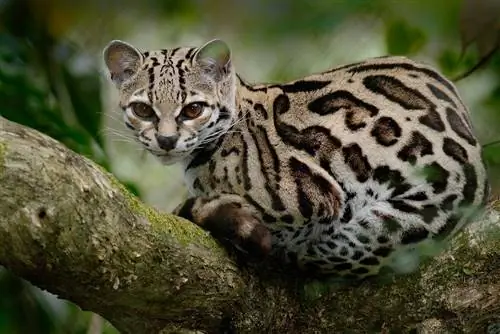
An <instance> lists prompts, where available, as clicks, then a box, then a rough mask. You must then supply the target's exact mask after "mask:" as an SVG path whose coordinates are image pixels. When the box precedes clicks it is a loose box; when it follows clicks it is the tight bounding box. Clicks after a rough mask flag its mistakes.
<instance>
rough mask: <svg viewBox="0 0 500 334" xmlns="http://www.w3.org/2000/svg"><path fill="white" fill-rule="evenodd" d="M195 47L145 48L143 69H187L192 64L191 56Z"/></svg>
mask: <svg viewBox="0 0 500 334" xmlns="http://www.w3.org/2000/svg"><path fill="white" fill-rule="evenodd" d="M195 51H196V48H188V47H184V48H181V47H179V48H174V49H163V50H146V51H143V52H142V54H143V56H144V61H143V69H151V68H153V69H159V70H161V71H165V70H168V69H181V70H188V69H189V68H191V67H192V66H193V56H194V54H195Z"/></svg>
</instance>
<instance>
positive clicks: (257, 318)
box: [0, 117, 500, 334]
mask: <svg viewBox="0 0 500 334" xmlns="http://www.w3.org/2000/svg"><path fill="white" fill-rule="evenodd" d="M0 198H1V199H2V200H1V201H0V212H1V213H2V214H1V215H0V240H1V243H0V264H1V265H3V266H5V267H6V268H7V269H9V270H10V271H12V272H14V273H15V274H17V275H19V276H20V277H23V278H25V279H27V280H28V281H30V282H32V283H33V284H35V285H37V286H39V287H41V288H44V289H46V290H48V291H50V292H52V293H55V294H57V295H59V296H60V297H61V298H65V299H68V300H71V301H73V302H74V303H76V304H77V305H79V306H80V307H82V308H83V309H86V310H92V311H94V312H97V313H99V314H101V315H102V316H104V317H105V318H106V319H108V320H109V321H111V322H112V323H113V324H114V325H115V326H116V327H117V328H118V329H119V330H120V331H121V332H123V333H134V334H136V333H180V332H182V331H183V330H198V331H201V332H206V333H217V332H218V331H219V330H220V328H221V326H225V327H231V326H232V327H234V328H235V329H236V330H237V332H238V333H339V332H342V333H375V332H384V333H388V332H389V330H390V331H394V332H406V331H408V330H410V329H412V328H420V329H422V330H424V331H427V333H440V332H450V331H451V332H453V331H457V332H470V333H479V332H484V330H485V329H486V328H487V326H489V325H491V324H493V323H496V322H500V256H499V255H500V237H499V233H500V232H499V230H498V228H497V225H498V220H499V219H498V217H497V216H498V214H497V211H496V210H494V209H491V210H490V212H489V214H488V219H486V220H485V221H482V222H481V223H476V224H474V225H472V226H471V228H469V229H468V230H467V231H466V232H465V233H462V234H461V235H460V236H459V237H458V238H456V239H455V240H454V241H453V242H452V244H451V248H450V250H448V251H446V252H444V253H443V254H441V255H440V256H439V257H437V258H435V259H434V260H432V261H430V262H429V263H428V264H427V265H425V266H423V267H422V269H421V270H420V271H418V272H416V273H414V274H412V275H407V276H404V277H399V278H397V279H395V280H394V281H393V282H391V283H390V284H388V283H384V284H381V283H377V282H364V283H361V284H356V285H354V286H338V285H335V284H330V285H327V284H325V283H320V284H311V283H309V284H307V285H304V284H303V283H304V281H302V280H300V279H299V278H295V277H293V276H290V275H283V274H280V273H279V272H277V270H270V268H269V266H272V264H264V266H268V267H267V269H266V270H262V269H261V270H260V272H259V269H258V268H247V269H244V268H241V266H238V265H236V264H235V262H234V261H233V260H232V259H231V257H230V256H228V255H227V253H226V252H225V251H224V249H222V248H221V247H220V246H219V245H218V243H216V242H215V241H214V240H213V239H212V238H211V237H210V236H209V235H207V234H206V233H205V232H203V231H202V230H201V229H200V228H198V227H196V226H194V225H193V224H191V223H190V222H188V221H185V220H182V219H181V218H178V217H174V216H172V215H169V214H161V213H158V212H157V211H155V210H153V209H151V208H148V207H146V206H145V205H144V204H142V203H140V202H139V201H138V200H137V199H136V198H134V197H133V196H131V195H130V194H129V193H128V192H127V191H126V190H125V189H124V187H122V186H121V185H120V184H119V183H118V182H117V181H116V180H115V179H114V178H113V176H112V175H109V174H108V173H106V172H105V171H103V170H102V169H101V168H99V167H98V166H97V165H95V164H94V163H92V162H91V161H89V160H88V159H86V158H84V157H82V156H79V155H77V154H75V153H74V152H71V151H70V150H68V149H67V148H65V147H64V146H63V145H61V144H60V143H58V142H56V141H55V140H53V139H50V138H48V137H47V136H45V135H42V134H40V133H39V132H37V131H35V130H32V129H29V128H26V127H23V126H20V125H18V124H15V123H12V122H10V121H7V120H6V119H4V118H1V117H0ZM311 291H313V293H310V292H311Z"/></svg>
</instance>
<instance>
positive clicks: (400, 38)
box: [385, 20, 426, 55]
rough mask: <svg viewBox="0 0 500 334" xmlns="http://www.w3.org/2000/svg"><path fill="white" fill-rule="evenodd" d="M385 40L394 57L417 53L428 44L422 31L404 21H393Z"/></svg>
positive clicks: (387, 29) (389, 25)
mask: <svg viewBox="0 0 500 334" xmlns="http://www.w3.org/2000/svg"><path fill="white" fill-rule="evenodd" d="M385 39H386V45H387V51H388V53H389V54H393V55H409V54H414V53H417V52H418V51H420V49H421V48H422V47H423V46H424V45H425V42H426V36H425V34H424V33H423V32H422V30H420V29H418V28H415V27H412V26H410V25H409V24H408V23H406V22H405V21H402V20H397V21H393V22H391V23H389V24H388V25H387V28H386V35H385Z"/></svg>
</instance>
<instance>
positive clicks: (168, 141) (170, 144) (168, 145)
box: [156, 134, 179, 151]
mask: <svg viewBox="0 0 500 334" xmlns="http://www.w3.org/2000/svg"><path fill="white" fill-rule="evenodd" d="M178 139H179V136H178V135H173V136H162V135H158V134H157V135H156V141H157V142H158V146H160V148H161V149H163V150H165V151H169V150H171V149H173V148H174V147H175V144H176V143H177V140H178Z"/></svg>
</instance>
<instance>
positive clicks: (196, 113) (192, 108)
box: [181, 102, 203, 119]
mask: <svg viewBox="0 0 500 334" xmlns="http://www.w3.org/2000/svg"><path fill="white" fill-rule="evenodd" d="M202 113H203V105H202V104H201V103H197V102H194V103H190V104H188V105H186V106H184V108H182V110H181V116H182V117H183V118H185V119H193V118H197V117H200V115H201V114H202Z"/></svg>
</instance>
